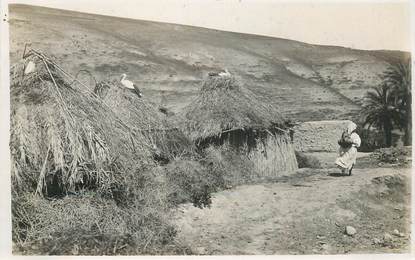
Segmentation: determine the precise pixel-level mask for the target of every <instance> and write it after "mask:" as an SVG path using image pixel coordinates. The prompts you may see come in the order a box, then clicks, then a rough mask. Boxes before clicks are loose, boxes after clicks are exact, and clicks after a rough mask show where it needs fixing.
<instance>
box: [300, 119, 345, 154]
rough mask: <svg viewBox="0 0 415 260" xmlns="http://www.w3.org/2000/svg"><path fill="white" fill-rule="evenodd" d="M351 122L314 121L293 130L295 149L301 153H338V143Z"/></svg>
mask: <svg viewBox="0 0 415 260" xmlns="http://www.w3.org/2000/svg"><path fill="white" fill-rule="evenodd" d="M350 122H351V121H349V120H339V121H312V122H304V123H301V124H300V125H297V126H295V127H294V128H293V130H294V137H293V140H294V148H295V150H296V151H301V152H337V151H338V149H339V145H338V144H337V141H338V140H339V139H340V136H341V134H342V132H343V131H344V129H346V128H347V125H348V124H349V123H350Z"/></svg>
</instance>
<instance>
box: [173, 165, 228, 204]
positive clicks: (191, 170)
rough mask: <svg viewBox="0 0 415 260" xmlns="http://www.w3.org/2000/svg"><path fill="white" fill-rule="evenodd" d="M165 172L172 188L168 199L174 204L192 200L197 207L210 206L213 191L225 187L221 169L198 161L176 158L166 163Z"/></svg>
mask: <svg viewBox="0 0 415 260" xmlns="http://www.w3.org/2000/svg"><path fill="white" fill-rule="evenodd" d="M165 174H166V179H167V184H168V187H169V190H170V191H169V195H168V200H169V202H170V203H171V204H173V205H177V204H180V203H185V202H192V203H193V205H194V206H195V207H199V208H203V207H209V206H210V204H211V203H212V201H211V193H213V192H215V191H218V190H220V189H222V188H223V187H224V179H223V175H222V174H221V172H220V171H216V170H213V169H212V168H209V167H206V166H204V165H202V164H201V163H200V162H197V161H190V160H180V159H176V160H174V161H172V162H171V163H169V164H168V165H166V167H165Z"/></svg>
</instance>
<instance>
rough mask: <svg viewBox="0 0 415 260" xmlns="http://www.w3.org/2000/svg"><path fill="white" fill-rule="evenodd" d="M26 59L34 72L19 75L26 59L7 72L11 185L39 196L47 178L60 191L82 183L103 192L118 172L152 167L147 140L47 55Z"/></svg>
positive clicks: (42, 191) (151, 154) (151, 150)
mask: <svg viewBox="0 0 415 260" xmlns="http://www.w3.org/2000/svg"><path fill="white" fill-rule="evenodd" d="M39 55H40V54H39ZM29 59H31V60H32V61H33V62H35V64H36V70H35V72H33V73H30V74H28V75H24V66H25V64H27V60H23V61H22V62H20V63H19V64H17V65H16V66H14V67H13V69H12V71H11V88H10V92H11V93H10V94H11V140H10V149H11V160H12V176H13V182H14V184H16V185H17V186H19V187H22V188H24V189H29V190H30V189H33V188H36V190H37V192H39V193H44V192H45V187H47V181H48V179H54V181H55V182H57V183H58V185H59V186H61V187H62V188H63V189H64V190H71V189H74V188H75V187H76V185H78V184H82V183H84V184H85V183H86V182H91V183H93V185H96V186H98V188H101V187H102V188H108V187H107V186H108V185H109V183H112V182H114V181H116V178H118V177H116V176H118V175H119V173H121V172H133V171H134V169H137V168H139V167H141V166H145V165H149V164H150V165H152V164H154V161H153V148H152V145H151V143H149V141H148V138H147V137H146V136H144V135H143V134H142V133H141V132H136V131H133V130H132V127H131V126H130V125H129V122H126V121H125V120H122V119H121V118H120V117H119V116H117V115H116V114H115V113H114V112H113V111H112V110H111V109H110V107H108V106H107V105H106V104H104V103H103V102H102V100H101V99H100V98H99V97H97V96H96V95H94V94H93V93H91V91H90V90H88V89H85V88H83V87H82V86H80V85H79V84H78V83H77V82H75V81H73V80H71V79H70V78H68V77H67V76H65V73H64V72H62V71H61V70H60V68H59V67H57V65H54V63H53V62H51V61H48V58H47V57H46V56H31V57H30V58H29ZM120 167H121V168H120Z"/></svg>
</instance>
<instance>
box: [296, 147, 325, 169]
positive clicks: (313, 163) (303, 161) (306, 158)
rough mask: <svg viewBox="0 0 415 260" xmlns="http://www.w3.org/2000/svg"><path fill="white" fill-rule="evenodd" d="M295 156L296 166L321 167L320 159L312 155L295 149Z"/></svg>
mask: <svg viewBox="0 0 415 260" xmlns="http://www.w3.org/2000/svg"><path fill="white" fill-rule="evenodd" d="M295 157H296V158H297V163H298V168H314V169H318V168H321V163H320V161H319V160H318V159H317V158H316V157H314V156H312V155H307V154H305V153H303V152H299V151H295Z"/></svg>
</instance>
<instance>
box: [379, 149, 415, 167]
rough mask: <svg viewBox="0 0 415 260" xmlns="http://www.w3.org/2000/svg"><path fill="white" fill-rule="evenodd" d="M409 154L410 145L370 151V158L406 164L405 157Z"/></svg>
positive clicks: (383, 161)
mask: <svg viewBox="0 0 415 260" xmlns="http://www.w3.org/2000/svg"><path fill="white" fill-rule="evenodd" d="M410 156H411V148H410V147H391V148H380V149H377V150H375V151H374V152H373V153H372V158H374V159H376V160H377V161H379V162H382V163H390V164H399V165H404V164H407V163H408V160H407V158H408V157H410Z"/></svg>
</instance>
